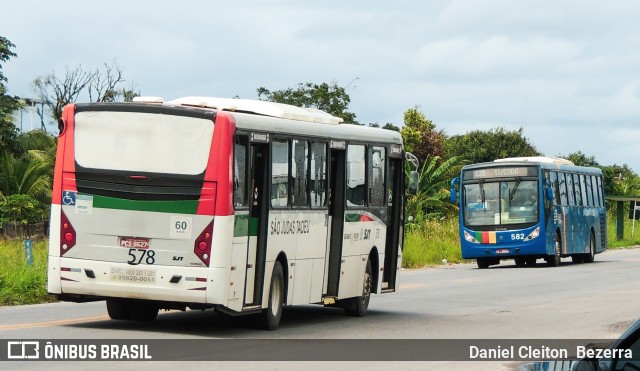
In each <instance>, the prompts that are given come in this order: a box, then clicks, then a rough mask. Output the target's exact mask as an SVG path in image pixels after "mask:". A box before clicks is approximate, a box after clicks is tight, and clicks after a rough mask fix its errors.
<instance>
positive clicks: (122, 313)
mask: <svg viewBox="0 0 640 371" xmlns="http://www.w3.org/2000/svg"><path fill="white" fill-rule="evenodd" d="M107 313H108V314H109V317H110V318H111V319H118V320H125V321H126V320H130V319H131V310H130V308H129V306H128V305H127V304H125V303H123V302H121V301H118V300H112V299H107Z"/></svg>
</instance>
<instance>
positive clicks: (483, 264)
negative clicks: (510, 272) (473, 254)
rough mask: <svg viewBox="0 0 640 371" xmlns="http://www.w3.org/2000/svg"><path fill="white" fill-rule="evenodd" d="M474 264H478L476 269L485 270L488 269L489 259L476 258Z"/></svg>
mask: <svg viewBox="0 0 640 371" xmlns="http://www.w3.org/2000/svg"><path fill="white" fill-rule="evenodd" d="M476 263H478V268H479V269H487V268H489V265H490V264H489V263H490V261H489V259H488V258H478V259H476Z"/></svg>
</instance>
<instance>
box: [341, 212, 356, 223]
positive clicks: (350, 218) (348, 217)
mask: <svg viewBox="0 0 640 371" xmlns="http://www.w3.org/2000/svg"><path fill="white" fill-rule="evenodd" d="M344 221H345V222H347V223H352V222H359V221H360V214H345V216H344Z"/></svg>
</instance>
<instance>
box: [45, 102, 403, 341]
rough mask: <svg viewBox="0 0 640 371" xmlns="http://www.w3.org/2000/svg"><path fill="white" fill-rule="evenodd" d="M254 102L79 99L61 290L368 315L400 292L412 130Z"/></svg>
mask: <svg viewBox="0 0 640 371" xmlns="http://www.w3.org/2000/svg"><path fill="white" fill-rule="evenodd" d="M341 121H342V120H341V119H339V118H336V117H333V116H331V115H329V114H327V113H325V112H321V111H317V110H311V109H305V108H300V107H294V106H289V105H283V104H277V103H271V102H264V101H252V100H241V99H221V98H206V97H187V98H181V99H177V100H174V101H170V102H163V100H162V99H160V98H157V99H151V98H149V99H144V98H143V99H140V100H139V101H138V102H134V103H91V104H71V105H68V106H67V107H66V108H65V109H64V112H63V117H62V121H61V125H62V126H61V133H60V136H59V139H58V152H57V158H56V165H55V175H54V184H53V202H52V207H51V228H50V230H51V232H50V240H49V267H48V291H49V292H50V293H52V294H55V295H57V296H58V297H59V298H60V299H61V300H67V301H76V302H84V301H94V300H106V303H107V310H108V313H109V316H110V317H111V318H113V319H120V320H153V319H155V318H156V316H157V314H158V310H159V309H181V310H185V309H186V308H190V309H209V308H213V309H216V310H218V311H220V312H223V313H226V314H229V315H244V314H254V315H256V316H260V318H261V320H260V321H259V323H260V324H261V325H262V326H263V327H265V328H267V329H271V330H273V329H276V328H277V327H278V325H279V322H280V317H281V314H282V307H283V305H296V304H309V303H318V304H324V305H327V306H339V307H342V308H344V309H345V311H346V312H347V313H348V314H351V315H355V316H363V315H365V314H366V312H367V307H368V304H369V297H370V294H371V293H377V294H379V293H385V292H393V291H395V290H397V288H398V280H397V272H398V270H399V269H400V266H401V259H402V243H403V238H402V237H403V229H404V228H403V204H404V201H403V188H404V184H403V183H404V176H403V175H404V172H403V162H404V151H403V145H402V138H401V136H400V134H399V133H397V132H394V131H390V130H383V129H376V128H369V127H363V126H356V125H345V124H341Z"/></svg>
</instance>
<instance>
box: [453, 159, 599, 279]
mask: <svg viewBox="0 0 640 371" xmlns="http://www.w3.org/2000/svg"><path fill="white" fill-rule="evenodd" d="M451 186H452V188H451V200H452V201H453V202H454V203H456V202H457V203H458V205H459V208H460V242H461V247H462V257H463V258H464V259H476V261H477V263H478V268H482V269H484V268H488V267H489V266H490V265H496V264H500V260H504V259H514V260H515V263H516V266H518V267H522V266H525V265H531V266H533V265H535V264H536V260H537V259H545V261H546V262H547V264H548V265H549V266H552V267H557V266H558V265H560V260H561V258H563V257H571V258H572V260H573V262H575V263H583V262H584V263H591V262H593V259H594V255H595V254H598V253H601V252H603V251H604V250H605V249H606V248H607V220H606V208H605V200H604V187H603V181H602V172H601V171H600V169H598V168H591V167H583V166H575V165H574V164H573V163H572V162H571V161H568V160H565V159H558V158H550V157H518V158H505V159H500V160H495V161H494V162H485V163H479V164H473V165H466V166H464V167H463V168H462V170H461V173H460V176H459V177H457V178H455V179H453V180H452V181H451Z"/></svg>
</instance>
